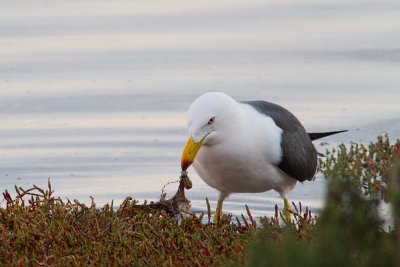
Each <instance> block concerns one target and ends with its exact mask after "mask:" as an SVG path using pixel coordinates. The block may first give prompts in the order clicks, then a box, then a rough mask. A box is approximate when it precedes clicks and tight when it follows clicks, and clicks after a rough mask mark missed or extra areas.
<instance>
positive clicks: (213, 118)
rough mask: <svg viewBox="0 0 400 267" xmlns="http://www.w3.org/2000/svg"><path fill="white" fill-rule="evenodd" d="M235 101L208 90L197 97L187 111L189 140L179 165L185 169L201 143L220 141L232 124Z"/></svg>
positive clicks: (222, 94)
mask: <svg viewBox="0 0 400 267" xmlns="http://www.w3.org/2000/svg"><path fill="white" fill-rule="evenodd" d="M235 108H236V101H235V100H233V99H232V98H231V97H230V96H228V95H226V94H224V93H218V92H210V93H206V94H204V95H201V96H200V97H198V98H197V99H196V100H195V101H194V102H193V103H192V105H191V106H190V108H189V111H188V117H187V119H188V130H189V140H188V142H187V144H186V146H185V148H184V150H183V154H182V160H181V167H182V170H186V169H187V168H188V167H189V166H190V165H191V164H192V163H193V161H194V158H195V157H196V154H197V152H198V151H199V149H200V147H201V146H202V145H205V146H207V145H213V144H217V143H219V142H221V141H222V140H223V138H224V136H225V135H226V134H227V131H229V130H230V127H229V125H232V122H231V120H232V119H233V114H234V112H232V111H233V110H234V109H235Z"/></svg>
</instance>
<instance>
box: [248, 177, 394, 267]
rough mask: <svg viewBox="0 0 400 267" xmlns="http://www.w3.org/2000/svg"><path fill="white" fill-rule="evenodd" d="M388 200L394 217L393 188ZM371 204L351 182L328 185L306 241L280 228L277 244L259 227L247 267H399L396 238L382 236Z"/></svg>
mask: <svg viewBox="0 0 400 267" xmlns="http://www.w3.org/2000/svg"><path fill="white" fill-rule="evenodd" d="M393 199H397V201H398V202H397V204H396V205H395V206H394V209H395V210H396V212H397V213H399V212H398V210H400V205H399V203H400V202H399V199H400V190H398V188H397V190H396V192H395V193H394V194H393ZM376 204H377V202H376V201H374V200H366V199H365V198H364V197H363V196H361V195H360V194H359V192H358V190H357V189H356V187H355V186H354V183H353V182H352V180H349V179H335V180H332V181H331V182H330V185H329V189H328V196H327V203H326V206H325V207H324V209H323V210H322V212H321V215H320V217H319V219H318V221H317V223H316V224H314V225H312V226H313V227H311V228H309V231H312V235H311V236H310V237H311V238H302V237H301V236H299V235H298V234H297V233H298V231H293V227H292V226H293V224H291V225H289V226H290V227H287V226H286V227H284V228H282V230H283V234H282V236H280V238H271V234H270V233H271V230H270V229H269V228H268V227H264V228H263V229H260V232H261V235H260V238H259V240H258V241H257V242H256V243H255V244H254V245H253V246H252V247H251V249H250V260H249V261H248V266H279V267H284V266H310V267H312V266H341V267H347V266H349V267H350V266H352V267H353V266H355V267H357V266H360V267H361V266H371V267H372V266H399V264H400V254H399V253H398V251H400V239H399V235H398V233H397V232H396V231H392V232H390V233H387V232H384V231H382V229H381V224H382V221H381V219H380V218H379V216H378V213H377V206H376ZM397 218H399V217H397ZM295 226H296V224H295ZM396 230H397V229H396Z"/></svg>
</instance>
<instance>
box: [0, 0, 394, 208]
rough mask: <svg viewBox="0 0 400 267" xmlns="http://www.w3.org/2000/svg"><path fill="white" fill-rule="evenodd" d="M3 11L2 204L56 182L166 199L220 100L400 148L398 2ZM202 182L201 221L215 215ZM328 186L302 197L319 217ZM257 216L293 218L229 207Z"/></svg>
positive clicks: (5, 7)
mask: <svg viewBox="0 0 400 267" xmlns="http://www.w3.org/2000/svg"><path fill="white" fill-rule="evenodd" d="M0 2H1V5H2V9H1V11H0V12H1V16H0V177H1V179H0V189H1V191H3V190H4V189H6V188H8V189H9V190H10V189H12V188H13V186H14V185H15V184H18V185H20V186H25V187H29V186H30V185H32V184H37V185H45V184H46V182H47V178H48V177H51V179H52V183H53V187H54V188H55V190H56V193H57V194H59V195H60V196H62V197H67V196H68V197H69V198H78V199H80V200H81V201H86V202H89V196H93V197H94V198H95V200H97V202H99V203H106V202H109V201H110V200H111V199H114V200H115V202H120V201H122V200H123V199H124V198H125V197H126V196H128V195H129V196H132V197H134V198H136V199H139V200H144V199H149V200H155V199H157V198H158V196H159V194H160V191H161V188H162V186H163V185H164V184H166V183H167V182H169V181H174V180H176V179H177V176H178V175H179V169H180V154H181V150H182V148H183V146H184V144H185V141H186V138H187V133H186V129H185V124H186V122H185V115H186V114H185V113H186V110H187V108H188V107H189V105H190V103H191V102H192V101H193V100H194V99H195V98H196V97H197V96H199V95H200V94H202V93H205V92H207V91H223V92H226V93H228V94H230V95H232V96H233V97H234V98H236V99H241V100H250V99H265V100H269V101H272V102H276V103H279V104H281V105H283V106H285V107H287V108H288V109H289V110H291V111H292V112H293V113H295V114H296V115H297V116H298V118H299V119H300V120H301V121H302V122H303V123H304V125H305V126H306V128H307V129H310V130H312V131H325V130H337V129H344V128H346V129H350V130H351V131H350V132H349V133H348V134H345V135H342V136H340V137H339V136H337V137H332V138H331V139H328V138H327V140H326V141H328V142H330V144H331V145H335V144H337V143H338V142H350V141H351V140H353V141H363V142H368V141H369V140H371V139H372V138H373V137H374V136H376V134H378V133H380V132H382V131H388V132H389V133H390V134H391V136H392V137H393V138H395V137H398V136H400V132H399V128H400V122H399V120H398V119H399V118H400V105H399V104H398V103H399V99H400V88H399V84H400V20H399V17H400V3H399V2H398V1H355V0H351V1H336V2H335V3H323V2H321V1H312V0H310V1H308V0H302V1H295V2H291V1H261V0H260V1H219V2H218V3H215V2H213V1H202V2H201V3H190V2H187V1H169V2H168V3H165V2H163V1H151V2H148V1H147V2H139V1H132V2H130V1H129V2H127V1H123V2H120V3H118V2H114V1H113V2H110V1H98V2H96V4H94V3H93V2H90V1H80V2H72V3H71V2H70V1H59V2H57V3H55V2H53V1H35V2H29V3H28V2H27V3H24V4H22V3H15V2H12V1H0ZM316 145H317V148H318V149H319V150H320V151H322V152H323V151H324V150H325V147H321V146H320V144H319V143H316ZM190 176H191V177H192V180H193V183H194V187H193V189H192V190H190V191H189V192H188V197H189V198H190V199H191V200H192V206H193V209H194V210H196V211H204V210H205V207H206V205H205V197H208V198H209V199H210V200H211V203H212V204H213V205H215V200H216V198H217V193H216V192H215V191H214V190H213V189H211V188H209V187H208V186H207V185H206V184H204V182H202V181H201V179H199V178H198V176H197V175H196V174H195V172H194V171H193V170H192V171H191V172H190ZM324 185H325V183H324V180H323V178H321V177H317V179H316V180H315V181H314V182H305V183H304V184H298V185H297V187H296V188H295V190H293V191H292V192H291V193H290V195H289V198H290V199H291V200H293V201H302V203H303V204H305V205H308V206H310V207H311V208H312V209H313V210H314V211H316V210H318V208H319V207H321V205H322V202H323V196H324ZM175 188H176V186H175V185H170V186H169V187H168V192H170V194H171V193H173V191H174V190H175ZM245 203H247V204H248V205H249V206H250V208H251V210H252V211H253V213H254V214H255V215H269V214H271V212H272V210H273V206H274V205H275V203H278V204H279V205H280V206H282V201H281V200H280V199H279V198H278V194H277V193H275V192H267V193H261V194H236V195H232V196H231V197H230V198H229V199H228V200H227V201H226V204H225V207H224V208H225V210H226V211H228V212H233V213H234V214H240V213H242V212H243V211H244V204H245Z"/></svg>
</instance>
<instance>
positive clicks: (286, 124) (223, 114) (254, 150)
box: [181, 92, 343, 221]
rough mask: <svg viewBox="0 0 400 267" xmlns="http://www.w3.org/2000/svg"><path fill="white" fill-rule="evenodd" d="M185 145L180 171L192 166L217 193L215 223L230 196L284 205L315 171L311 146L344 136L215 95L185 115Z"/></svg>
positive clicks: (260, 104)
mask: <svg viewBox="0 0 400 267" xmlns="http://www.w3.org/2000/svg"><path fill="white" fill-rule="evenodd" d="M187 119H188V124H187V126H188V130H189V140H188V141H187V144H186V146H185V148H184V150H183V153H182V160H181V167H182V171H186V170H187V168H188V167H189V166H190V165H191V164H192V163H193V166H194V169H195V170H196V172H197V173H198V174H199V176H200V177H201V179H203V181H204V182H206V183H207V184H208V185H209V186H211V187H213V188H215V189H217V190H218V191H219V198H218V203H217V208H216V212H215V214H214V221H217V220H218V218H220V217H221V216H222V203H223V201H224V200H225V198H226V197H227V196H229V195H230V194H231V193H257V192H264V191H268V190H271V189H274V190H275V191H277V192H278V193H279V194H280V196H281V197H282V198H283V200H284V211H283V212H284V215H285V216H286V217H287V218H290V212H289V210H290V204H289V201H288V199H287V194H288V192H289V191H291V190H292V189H293V188H294V186H295V185H296V183H297V181H299V182H303V181H305V180H309V181H311V180H312V179H313V178H314V175H315V173H316V169H317V151H316V149H315V147H314V145H313V143H312V141H313V140H316V139H319V138H322V137H325V136H328V135H332V134H336V133H340V132H343V131H335V132H323V133H307V132H306V130H305V129H304V127H303V125H302V124H301V123H300V122H299V120H298V119H297V118H296V117H295V116H294V115H293V114H292V113H291V112H289V111H288V110H286V109H285V108H283V107H281V106H279V105H277V104H274V103H270V102H266V101H240V102H238V101H235V100H234V99H233V98H232V97H230V96H228V95H226V94H224V93H219V92H210V93H206V94H204V95H201V96H200V97H198V98H197V99H196V100H195V101H194V102H193V103H192V104H191V106H190V108H189V111H188V115H187Z"/></svg>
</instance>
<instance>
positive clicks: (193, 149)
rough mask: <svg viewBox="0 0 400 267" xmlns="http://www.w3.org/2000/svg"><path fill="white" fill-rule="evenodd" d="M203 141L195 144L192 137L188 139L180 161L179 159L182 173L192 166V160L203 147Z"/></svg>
mask: <svg viewBox="0 0 400 267" xmlns="http://www.w3.org/2000/svg"><path fill="white" fill-rule="evenodd" d="M203 140H204V138H203V139H201V140H200V141H199V142H197V143H195V142H194V140H193V138H192V137H189V139H188V141H187V143H186V146H185V148H184V149H183V152H182V159H181V168H182V171H186V170H187V168H189V166H190V165H192V163H193V161H194V158H195V157H196V154H197V152H198V151H199V149H200V148H201V146H202V145H203Z"/></svg>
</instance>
